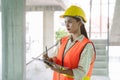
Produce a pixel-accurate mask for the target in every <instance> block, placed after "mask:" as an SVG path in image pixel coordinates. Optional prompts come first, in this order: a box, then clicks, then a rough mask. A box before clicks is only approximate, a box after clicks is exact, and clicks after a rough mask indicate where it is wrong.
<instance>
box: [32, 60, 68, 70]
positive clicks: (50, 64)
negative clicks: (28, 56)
mask: <svg viewBox="0 0 120 80" xmlns="http://www.w3.org/2000/svg"><path fill="white" fill-rule="evenodd" d="M33 59H34V60H39V61H42V62H44V63H45V64H47V65H48V66H50V67H57V66H59V67H60V68H61V69H62V70H67V69H69V68H68V67H64V66H61V65H58V64H56V63H54V62H51V61H48V60H45V59H40V58H33Z"/></svg>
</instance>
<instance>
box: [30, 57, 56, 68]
mask: <svg viewBox="0 0 120 80" xmlns="http://www.w3.org/2000/svg"><path fill="white" fill-rule="evenodd" d="M32 59H34V60H39V61H42V62H44V63H45V64H47V65H48V66H50V67H55V66H56V65H57V64H55V63H54V62H50V61H48V60H45V59H40V58H32Z"/></svg>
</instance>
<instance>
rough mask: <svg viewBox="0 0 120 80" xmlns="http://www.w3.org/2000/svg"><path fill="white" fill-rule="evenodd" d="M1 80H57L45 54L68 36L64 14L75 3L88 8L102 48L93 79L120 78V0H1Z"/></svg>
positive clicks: (91, 27) (91, 34) (51, 52)
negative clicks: (43, 57) (43, 55)
mask: <svg viewBox="0 0 120 80" xmlns="http://www.w3.org/2000/svg"><path fill="white" fill-rule="evenodd" d="M0 4H1V5H0V80H51V79H52V73H53V72H52V71H51V70H50V69H49V68H47V67H46V66H45V64H44V63H43V62H40V61H37V60H33V59H32V58H33V57H37V58H41V55H42V54H43V52H44V51H45V46H47V47H48V49H49V51H48V53H49V56H50V57H52V56H53V55H54V52H55V44H56V42H57V41H58V40H59V39H60V38H61V37H63V36H65V35H67V34H68V33H67V31H66V29H65V24H64V19H61V18H60V17H59V16H60V15H61V14H63V12H64V10H65V9H66V8H68V7H69V6H70V5H78V6H80V7H82V8H83V9H84V11H85V13H86V17H87V23H86V24H85V26H86V30H87V33H88V36H89V38H90V39H91V40H92V41H93V43H94V44H95V48H96V51H97V53H96V54H97V56H96V61H95V66H94V69H93V75H92V78H91V80H120V77H119V72H120V69H119V67H120V22H119V21H120V16H119V14H120V0H1V1H0Z"/></svg>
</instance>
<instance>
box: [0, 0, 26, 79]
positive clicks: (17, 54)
mask: <svg viewBox="0 0 120 80" xmlns="http://www.w3.org/2000/svg"><path fill="white" fill-rule="evenodd" d="M2 80H25V0H2Z"/></svg>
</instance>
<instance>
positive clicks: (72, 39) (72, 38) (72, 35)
mask: <svg viewBox="0 0 120 80" xmlns="http://www.w3.org/2000/svg"><path fill="white" fill-rule="evenodd" d="M80 35H81V34H71V41H74V40H75V39H76V38H78V37H79V36H80Z"/></svg>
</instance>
